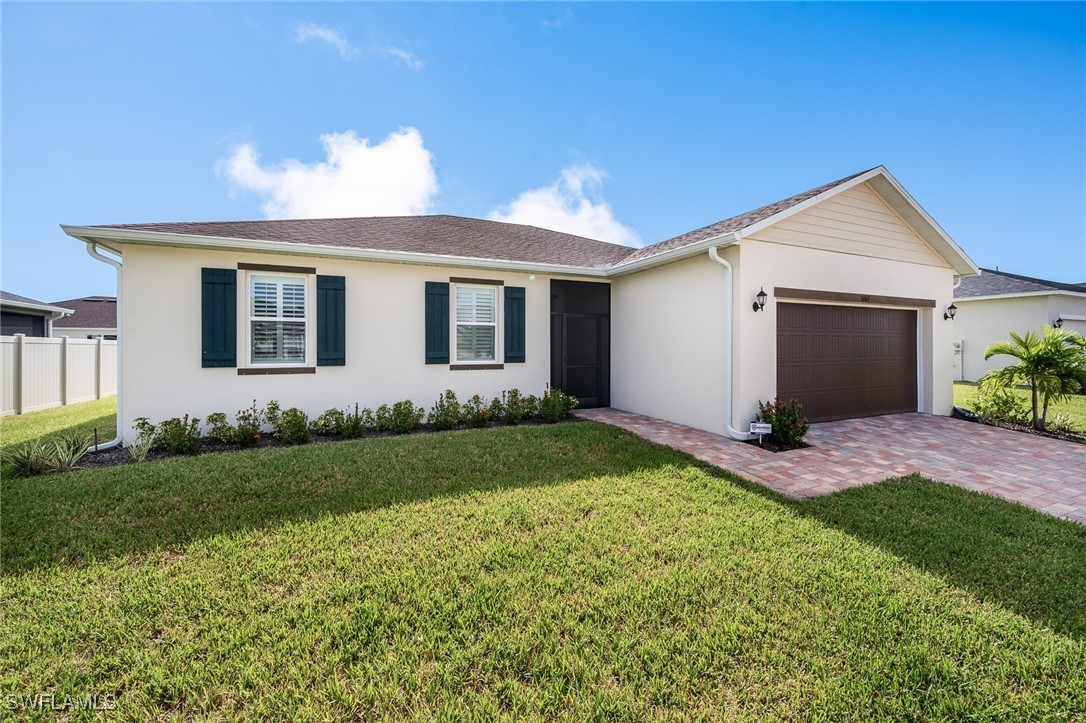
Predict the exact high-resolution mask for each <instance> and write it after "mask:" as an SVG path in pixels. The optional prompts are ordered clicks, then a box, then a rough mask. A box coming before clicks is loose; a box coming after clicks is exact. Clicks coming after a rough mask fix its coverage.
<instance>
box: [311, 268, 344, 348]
mask: <svg viewBox="0 0 1086 723" xmlns="http://www.w3.org/2000/svg"><path fill="white" fill-rule="evenodd" d="M346 312H347V281H346V279H345V278H344V277H343V276H317V366H336V367H341V366H345V365H346V364H347V318H346Z"/></svg>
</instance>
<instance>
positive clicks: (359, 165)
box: [218, 128, 438, 218]
mask: <svg viewBox="0 0 1086 723" xmlns="http://www.w3.org/2000/svg"><path fill="white" fill-rule="evenodd" d="M321 144H322V145H323V146H324V150H325V152H326V153H327V158H326V160H324V161H318V162H315V163H302V162H301V161H298V160H295V159H293V158H290V159H287V160H285V161H282V162H281V163H278V164H276V165H273V166H263V165H261V163H260V154H259V153H257V150H256V147H255V146H253V145H251V144H244V145H241V146H239V147H238V148H236V149H235V150H234V152H233V153H232V154H231V155H230V156H229V157H228V158H225V159H223V160H222V161H220V162H219V166H218V171H219V173H220V174H221V175H225V176H226V177H228V178H229V179H230V180H231V181H232V182H233V183H234V184H235V185H236V186H238V187H239V188H242V189H245V190H248V191H253V192H255V193H257V194H260V195H261V196H264V197H265V201H264V203H263V205H262V206H261V208H262V209H263V211H264V213H265V215H266V216H267V217H268V218H335V217H340V216H402V215H415V214H422V213H426V212H427V211H429V210H430V207H431V205H432V203H433V198H434V196H435V195H436V194H437V190H438V185H437V173H436V171H435V170H434V157H433V154H431V153H430V151H428V150H427V149H426V147H425V145H424V144H423V141H422V134H421V133H419V131H418V130H416V129H415V128H401V129H399V130H398V131H395V132H393V133H390V134H389V135H388V136H387V137H386V138H385V139H384V140H382V141H380V142H379V143H377V144H375V145H370V142H369V139H368V138H359V137H358V136H357V135H355V133H354V131H347V132H346V133H327V134H325V135H322V136H321Z"/></svg>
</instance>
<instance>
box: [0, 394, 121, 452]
mask: <svg viewBox="0 0 1086 723" xmlns="http://www.w3.org/2000/svg"><path fill="white" fill-rule="evenodd" d="M95 427H97V428H98V439H99V440H100V441H102V442H108V441H109V440H111V439H113V437H114V436H115V435H116V434H117V397H104V398H102V399H96V400H94V401H93V402H80V403H79V404H69V405H68V406H66V407H53V408H52V409H42V410H41V411H38V412H30V413H29V414H19V415H15V416H10V417H0V444H3V445H4V446H5V447H6V446H8V445H12V444H21V443H23V442H26V441H28V440H31V439H34V438H36V437H41V438H43V439H49V438H52V437H57V436H60V435H62V434H69V433H73V432H86V433H87V434H92V435H93V434H94V428H95Z"/></svg>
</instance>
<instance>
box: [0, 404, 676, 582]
mask: <svg viewBox="0 0 1086 723" xmlns="http://www.w3.org/2000/svg"><path fill="white" fill-rule="evenodd" d="M690 461H691V458H690V457H688V456H687V455H685V454H683V453H681V452H677V451H675V450H672V449H669V448H667V447H661V446H657V445H649V444H646V443H645V442H644V441H643V440H640V439H639V438H637V437H635V436H633V435H632V434H628V433H624V432H619V431H617V430H615V429H614V428H612V427H608V426H606V425H601V424H597V423H594V422H576V423H570V424H561V425H555V426H533V427H506V428H499V429H487V430H470V431H459V432H446V433H441V434H420V435H408V436H404V437H388V438H380V439H368V440H359V441H355V442H337V443H331V444H317V445H307V446H302V447H294V448H275V449H259V450H251V451H244V452H228V453H218V454H206V455H201V456H198V457H191V458H182V459H177V458H174V459H170V460H165V461H161V462H148V463H145V464H140V465H122V466H119V467H112V468H105V469H95V470H86V471H81V472H75V473H69V474H63V475H51V476H46V477H36V478H31V479H19V480H10V481H8V480H6V481H5V482H4V509H3V516H2V517H0V543H2V549H3V559H2V570H3V572H4V574H5V575H10V574H18V573H21V572H25V571H29V570H33V569H39V568H47V567H52V566H76V567H78V566H83V565H86V564H89V563H91V562H93V561H95V560H100V559H105V558H110V557H115V556H126V555H132V554H136V553H140V552H143V551H150V550H161V549H170V548H176V547H180V546H183V545H185V544H187V543H190V542H193V541H195V540H198V539H202V538H207V537H211V536H214V535H220V534H224V533H225V534H229V533H235V532H242V531H246V530H252V529H263V528H270V527H274V526H278V525H281V524H283V523H285V522H291V521H304V520H310V519H316V518H319V517H323V516H326V515H341V514H350V513H356V512H365V511H368V510H374V509H379V508H382V507H387V506H391V505H399V504H411V503H415V502H421V501H426V500H429V499H433V498H438V497H442V496H450V495H463V494H477V493H485V492H492V491H496V490H502V489H512V488H518V487H535V486H543V485H552V484H561V483H563V482H568V481H573V480H579V479H586V478H589V479H590V478H592V477H597V476H605V475H623V474H629V473H631V472H634V471H636V470H639V469H653V468H657V467H661V466H665V465H669V464H674V465H682V466H685V465H687V464H689V463H690Z"/></svg>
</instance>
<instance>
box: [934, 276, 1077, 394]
mask: <svg viewBox="0 0 1086 723" xmlns="http://www.w3.org/2000/svg"><path fill="white" fill-rule="evenodd" d="M954 304H955V305H956V306H957V307H958V312H957V315H956V316H955V317H954V340H955V341H954V350H953V352H954V367H955V372H956V374H957V377H956V378H957V379H959V380H962V381H969V382H975V381H977V380H978V379H980V378H981V377H982V376H984V375H985V373H987V372H988V371H989V370H991V369H999V368H1001V367H1004V366H1006V365H1007V364H1010V363H1012V362H1013V361H1014V360H1013V359H1011V358H1010V357H1008V356H1004V355H999V356H994V357H992V358H991V359H989V360H987V361H985V359H984V350H985V349H987V348H988V345H989V344H991V343H992V342H994V341H1000V340H1003V339H1009V338H1010V334H1011V332H1012V331H1013V332H1015V333H1017V334H1023V333H1025V332H1027V331H1032V332H1037V333H1040V331H1041V328H1042V327H1045V326H1051V325H1053V324H1059V325H1060V326H1062V327H1063V328H1065V329H1073V330H1074V331H1077V332H1078V333H1079V334H1082V335H1084V336H1086V283H1081V284H1065V283H1062V282H1059V281H1048V280H1046V279H1035V278H1033V277H1031V276H1020V275H1019V274H1008V273H1007V272H1005V271H998V270H993V269H981V274H980V276H973V277H970V278H965V279H962V283H961V285H960V286H958V288H957V289H955V290H954Z"/></svg>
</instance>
